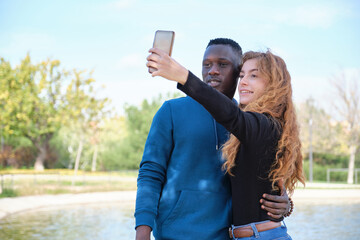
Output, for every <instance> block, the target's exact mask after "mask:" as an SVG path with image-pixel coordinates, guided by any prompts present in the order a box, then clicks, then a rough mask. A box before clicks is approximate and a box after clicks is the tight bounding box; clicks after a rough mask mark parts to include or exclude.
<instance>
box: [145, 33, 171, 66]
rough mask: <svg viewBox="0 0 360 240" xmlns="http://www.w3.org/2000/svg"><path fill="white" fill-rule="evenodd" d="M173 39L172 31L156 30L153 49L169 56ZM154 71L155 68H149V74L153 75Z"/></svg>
mask: <svg viewBox="0 0 360 240" xmlns="http://www.w3.org/2000/svg"><path fill="white" fill-rule="evenodd" d="M174 37H175V32H173V31H163V30H157V31H156V32H155V38H154V43H153V47H154V48H159V49H161V50H163V51H164V52H166V53H167V54H168V55H169V56H171V53H172V47H173V44H174ZM154 71H156V69H155V68H149V73H153V72H154Z"/></svg>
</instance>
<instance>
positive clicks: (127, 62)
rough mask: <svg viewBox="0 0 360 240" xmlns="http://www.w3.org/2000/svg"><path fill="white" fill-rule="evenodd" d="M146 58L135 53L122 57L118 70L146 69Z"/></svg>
mask: <svg viewBox="0 0 360 240" xmlns="http://www.w3.org/2000/svg"><path fill="white" fill-rule="evenodd" d="M145 61H146V57H145V56H144V55H141V54H138V53H133V54H130V55H127V56H124V57H122V58H121V59H120V60H119V61H118V62H117V63H116V68H120V69H125V68H139V67H141V68H144V66H145Z"/></svg>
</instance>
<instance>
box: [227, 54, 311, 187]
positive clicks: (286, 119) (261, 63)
mask: <svg viewBox="0 0 360 240" xmlns="http://www.w3.org/2000/svg"><path fill="white" fill-rule="evenodd" d="M250 59H257V65H258V71H259V73H260V74H261V76H262V77H264V78H265V79H267V80H268V81H267V86H266V88H265V93H264V94H263V95H262V96H260V97H259V98H258V99H257V100H255V101H253V102H251V103H249V104H247V105H246V106H244V105H241V104H240V105H239V107H240V108H241V109H242V110H243V111H251V112H258V113H265V114H268V115H270V116H271V117H272V118H273V119H274V120H275V121H276V122H278V123H279V124H280V126H281V129H282V134H281V137H280V139H279V141H278V147H277V152H276V157H275V159H274V163H273V165H272V167H271V169H270V172H269V179H271V181H272V186H273V189H275V188H276V183H277V182H279V181H283V183H284V186H285V188H286V189H287V190H288V191H289V193H290V194H291V193H292V192H293V191H294V189H295V185H296V182H297V181H300V182H301V183H303V184H305V177H304V174H303V164H302V154H301V142H300V138H299V127H298V123H297V119H296V114H295V107H294V104H293V101H292V88H291V77H290V74H289V72H288V70H287V67H286V64H285V62H284V60H283V59H282V58H280V57H279V56H276V55H274V54H273V53H271V52H270V51H267V52H265V53H262V52H253V51H249V52H246V53H245V54H244V55H243V59H242V64H244V63H245V62H246V61H247V60H250ZM240 144H241V143H240V141H239V140H238V139H237V138H236V137H235V136H234V135H231V137H230V139H229V140H228V141H227V142H226V143H225V144H224V146H223V148H222V152H223V156H224V158H225V159H227V160H226V162H225V163H224V165H223V167H224V169H226V172H227V173H229V174H230V175H233V174H232V172H231V169H232V168H233V167H234V166H235V158H236V155H237V152H238V150H239V146H240Z"/></svg>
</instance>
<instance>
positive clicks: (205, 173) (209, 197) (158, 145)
mask: <svg viewBox="0 0 360 240" xmlns="http://www.w3.org/2000/svg"><path fill="white" fill-rule="evenodd" d="M227 138H228V132H227V131H226V130H225V128H224V127H223V126H221V125H220V124H218V123H217V122H215V120H214V119H213V118H212V116H211V115H210V114H209V113H208V112H207V111H206V110H205V108H203V107H202V106H201V105H200V104H199V103H197V102H196V101H194V100H193V99H192V98H190V97H184V98H178V99H173V100H170V101H167V102H165V103H164V104H163V105H162V107H161V108H160V109H159V111H158V112H157V113H156V115H155V117H154V119H153V122H152V125H151V129H150V132H149V135H148V138H147V140H146V144H145V149H144V155H143V158H142V161H141V163H140V169H139V176H138V180H137V187H138V189H137V197H136V209H135V218H136V227H137V226H140V225H147V226H150V227H151V228H152V229H153V232H154V236H155V238H156V239H212V240H214V239H219V240H220V239H221V240H224V239H229V234H228V227H229V226H230V224H231V193H230V182H229V179H228V176H226V175H225V174H224V172H223V171H222V170H221V166H222V164H223V160H222V158H221V150H220V146H221V145H222V144H223V143H224V142H225V141H226V140H227Z"/></svg>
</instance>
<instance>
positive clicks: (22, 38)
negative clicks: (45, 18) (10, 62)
mask: <svg viewBox="0 0 360 240" xmlns="http://www.w3.org/2000/svg"><path fill="white" fill-rule="evenodd" d="M55 43H56V41H55V39H54V38H53V37H52V36H50V35H48V34H45V33H14V34H12V35H11V36H10V37H9V43H8V45H3V46H1V48H0V54H1V55H3V56H14V55H25V53H26V52H30V53H32V52H43V53H47V54H48V52H51V49H54V46H55Z"/></svg>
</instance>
